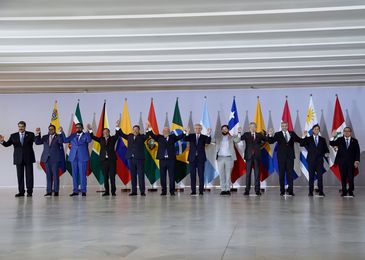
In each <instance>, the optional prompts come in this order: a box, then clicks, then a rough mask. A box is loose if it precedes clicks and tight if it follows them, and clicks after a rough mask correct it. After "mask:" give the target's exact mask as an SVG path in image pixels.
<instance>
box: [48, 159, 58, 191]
mask: <svg viewBox="0 0 365 260" xmlns="http://www.w3.org/2000/svg"><path fill="white" fill-rule="evenodd" d="M58 165H59V164H58V162H56V163H50V162H46V175H47V193H51V192H52V184H54V188H53V191H54V192H58V191H59V187H60V185H59V183H60V177H59V176H58Z"/></svg>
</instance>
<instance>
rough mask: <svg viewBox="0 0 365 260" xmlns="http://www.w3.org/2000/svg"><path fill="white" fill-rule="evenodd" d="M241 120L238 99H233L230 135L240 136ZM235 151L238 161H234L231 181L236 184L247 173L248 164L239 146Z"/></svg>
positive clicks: (229, 123) (229, 124)
mask: <svg viewBox="0 0 365 260" xmlns="http://www.w3.org/2000/svg"><path fill="white" fill-rule="evenodd" d="M239 126H240V125H239V119H238V112H237V106H236V98H235V97H233V102H232V107H231V112H230V114H229V119H228V127H229V134H230V135H231V136H234V135H237V134H238V128H239ZM234 151H235V153H236V157H237V160H236V161H234V164H233V168H232V173H231V181H232V183H235V182H236V181H237V180H238V179H239V178H240V177H241V176H243V175H244V174H245V173H246V162H245V161H244V160H243V157H242V154H243V152H242V150H240V149H239V147H238V145H237V144H235V145H234Z"/></svg>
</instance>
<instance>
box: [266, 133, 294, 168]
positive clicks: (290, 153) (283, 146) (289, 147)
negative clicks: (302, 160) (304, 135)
mask: <svg viewBox="0 0 365 260" xmlns="http://www.w3.org/2000/svg"><path fill="white" fill-rule="evenodd" d="M289 135H290V140H289V142H286V140H285V137H284V134H283V132H282V131H280V132H276V133H275V134H274V136H271V137H268V138H267V139H268V141H269V143H270V144H273V143H275V142H276V143H277V145H278V161H282V160H285V159H292V160H294V159H295V152H294V143H295V142H297V143H300V142H301V138H300V137H299V136H297V134H296V133H295V132H292V131H289Z"/></svg>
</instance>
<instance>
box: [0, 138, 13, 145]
mask: <svg viewBox="0 0 365 260" xmlns="http://www.w3.org/2000/svg"><path fill="white" fill-rule="evenodd" d="M0 143H1V144H2V145H3V146H4V147H9V146H11V145H12V144H13V139H12V137H11V136H10V138H9V140H8V141H5V138H4V136H2V135H0Z"/></svg>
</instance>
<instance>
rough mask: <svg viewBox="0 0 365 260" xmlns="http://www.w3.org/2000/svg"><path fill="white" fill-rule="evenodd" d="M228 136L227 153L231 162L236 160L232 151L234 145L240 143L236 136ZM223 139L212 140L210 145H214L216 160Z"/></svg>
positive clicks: (234, 152)
mask: <svg viewBox="0 0 365 260" xmlns="http://www.w3.org/2000/svg"><path fill="white" fill-rule="evenodd" d="M227 136H228V142H229V151H230V153H231V154H232V160H233V161H235V160H237V156H236V151H235V150H234V143H238V142H240V138H239V137H238V136H231V135H227ZM222 140H223V138H217V139H213V140H212V144H215V153H216V158H218V153H219V149H220V147H221V144H222Z"/></svg>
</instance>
